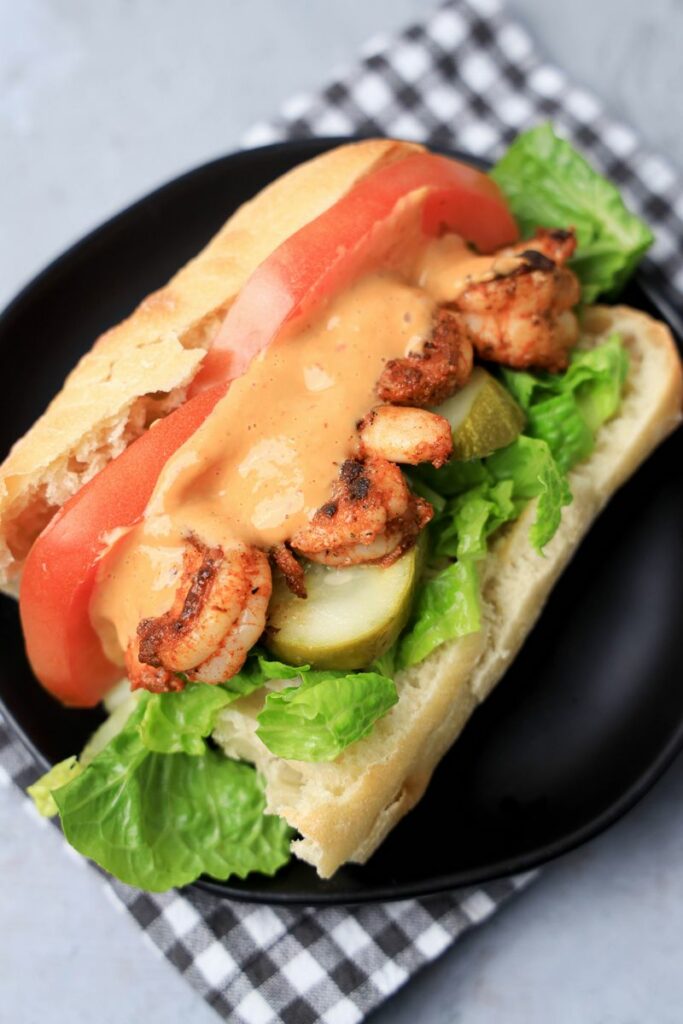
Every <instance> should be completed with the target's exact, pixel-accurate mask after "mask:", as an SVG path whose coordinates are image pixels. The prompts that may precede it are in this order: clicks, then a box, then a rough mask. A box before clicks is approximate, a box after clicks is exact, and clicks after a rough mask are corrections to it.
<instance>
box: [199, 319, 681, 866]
mask: <svg viewBox="0 0 683 1024" xmlns="http://www.w3.org/2000/svg"><path fill="white" fill-rule="evenodd" d="M584 330H585V333H586V335H587V337H588V340H589V343H591V342H592V343H597V342H599V341H600V340H603V339H604V338H605V337H606V336H608V335H609V334H610V333H612V332H613V331H618V332H619V333H620V334H621V336H622V337H623V339H624V342H625V344H626V346H627V347H628V351H629V355H630V361H631V367H630V372H629V378H628V382H627V387H626V393H625V396H624V401H623V404H622V408H621V410H620V413H619V415H618V416H617V417H615V419H614V420H612V421H611V422H610V423H608V424H606V425H605V426H604V427H603V428H602V430H601V431H600V433H599V436H598V440H597V444H596V448H595V451H594V452H593V454H592V455H591V456H590V458H588V459H587V460H585V461H584V462H583V463H582V464H581V465H579V466H577V467H576V469H575V470H574V471H573V472H572V473H571V474H570V482H571V487H572V491H573V495H574V500H573V502H572V504H571V505H569V506H568V507H567V508H565V509H564V510H563V516H562V523H561V525H560V528H559V529H558V531H557V534H556V535H555V537H554V538H553V540H552V542H551V543H550V544H549V545H548V546H547V548H546V551H545V556H546V557H544V558H541V557H539V556H538V555H537V554H536V552H535V551H534V550H533V549H532V548H531V546H530V543H529V539H528V530H529V525H530V521H531V519H532V517H533V508H531V507H529V508H527V509H526V510H525V512H524V514H523V515H522V516H521V517H520V519H519V520H517V522H515V523H514V524H512V525H511V526H510V527H508V528H507V529H505V530H504V531H502V533H501V536H500V538H499V539H498V541H497V543H496V544H495V546H494V547H493V549H492V551H491V552H490V553H489V555H488V557H487V558H486V560H485V562H484V566H483V573H482V578H483V582H482V610H483V628H482V630H481V632H480V633H478V634H476V635H474V636H469V637H465V638H463V639H461V640H457V641H453V642H451V643H449V644H446V645H444V646H443V647H442V648H440V649H439V650H438V651H436V652H435V653H434V654H433V655H431V657H429V658H428V659H427V660H426V661H425V662H423V663H422V664H421V665H417V666H415V667H414V668H411V669H409V670H407V671H405V672H402V673H400V674H399V676H398V678H397V685H398V688H399V694H400V699H399V702H398V704H397V705H395V707H394V708H392V709H391V711H390V712H389V713H388V714H387V715H386V716H385V717H384V718H383V719H381V720H380V721H379V722H378V723H376V725H375V728H374V730H373V733H372V734H371V735H370V736H368V737H367V738H366V739H364V740H361V741H360V742H359V743H356V744H355V745H354V746H352V747H349V748H348V749H347V750H346V751H345V752H344V753H343V754H342V755H341V757H339V758H338V759H337V760H336V761H335V762H333V763H332V764H304V763H302V762H284V761H281V760H279V759H277V758H274V757H272V755H270V754H269V752H268V751H267V750H266V748H265V747H264V746H263V744H261V743H260V741H259V740H258V739H257V738H256V736H255V735H254V729H255V716H256V714H257V713H258V710H259V705H260V698H257V697H252V698H250V699H248V700H246V701H244V702H242V704H241V706H239V705H237V704H236V705H233V706H232V707H231V708H228V709H226V711H225V712H223V714H222V715H221V717H220V719H219V723H218V727H217V730H216V733H215V735H216V738H217V740H218V741H219V743H221V745H222V746H223V747H224V748H225V749H226V751H228V752H233V753H239V754H240V755H241V756H244V757H247V758H248V759H250V760H253V761H255V763H256V764H257V766H258V767H259V769H260V771H261V772H262V773H263V774H264V776H265V778H266V786H267V798H268V809H269V810H270V811H272V812H274V813H276V814H279V815H281V816H283V817H285V818H286V819H287V820H288V821H289V822H290V824H292V825H293V826H294V827H295V828H296V829H297V830H298V831H299V833H300V835H301V837H302V838H301V839H298V840H296V841H295V842H294V843H293V847H292V848H293V850H294V852H295V853H296V854H297V855H298V856H299V857H301V858H302V859H303V860H306V861H309V862H310V863H311V864H314V865H315V867H316V868H317V870H318V872H319V873H320V874H321V875H322V876H324V877H328V876H329V875H331V874H333V873H334V871H335V870H336V869H337V868H338V867H339V866H340V865H341V864H343V863H344V862H346V861H355V862H360V863H362V862H364V861H365V860H367V858H368V857H369V856H370V855H371V853H372V852H373V851H374V850H375V849H376V848H377V846H378V845H379V844H380V843H381V842H382V840H383V839H384V837H385V836H386V835H387V833H388V832H389V831H390V830H391V828H393V826H394V825H395V824H396V823H397V822H398V821H399V820H400V819H401V818H402V817H403V816H404V814H406V813H407V812H408V811H409V810H410V809H411V808H412V807H413V806H414V805H415V804H416V803H417V801H418V800H419V799H420V797H421V796H422V794H423V793H424V791H425V789H426V786H427V784H428V782H429V779H430V777H431V775H432V772H433V770H434V768H435V767H436V765H437V764H438V762H439V760H440V759H441V757H442V756H443V755H444V753H445V752H446V751H447V750H448V748H449V747H450V746H451V744H452V743H453V742H454V740H455V739H456V738H457V736H458V734H459V733H460V731H461V729H462V728H463V726H464V725H465V723H466V722H467V719H468V718H469V716H470V714H471V713H472V712H473V711H474V709H475V708H476V706H477V704H479V703H480V702H481V701H482V700H484V699H485V697H486V696H487V695H488V694H489V693H490V691H491V690H492V689H493V687H494V686H495V684H496V683H497V682H498V680H499V679H500V678H501V677H502V676H503V674H504V672H505V670H506V668H507V666H508V665H509V664H510V662H511V661H512V660H513V658H514V657H515V655H516V653H517V651H518V650H519V648H520V647H521V645H522V643H523V642H524V640H525V638H526V637H527V635H528V634H529V632H530V630H531V629H532V627H533V625H534V623H535V622H536V620H537V618H538V616H539V614H540V612H541V610H542V608H543V605H544V603H545V601H546V599H547V597H548V595H549V593H550V591H551V589H552V587H553V584H554V583H555V581H556V580H557V578H558V576H559V575H560V573H561V572H562V570H563V569H564V567H565V566H566V564H567V563H568V561H569V560H570V559H571V557H572V555H573V553H574V551H575V550H576V548H577V546H578V544H579V542H580V540H581V538H582V536H583V535H584V534H585V533H586V532H587V530H588V529H589V527H590V525H591V523H592V521H593V520H594V518H595V517H596V516H597V515H598V513H599V512H600V510H601V509H602V508H603V506H604V505H605V504H606V502H607V501H608V500H609V498H610V497H611V495H612V494H613V493H614V491H615V490H616V489H617V488H618V487H619V486H621V484H622V483H623V482H624V481H625V480H626V479H627V478H628V477H629V476H630V475H631V474H632V473H633V472H634V471H635V469H636V468H637V467H638V465H639V464H640V463H641V462H642V461H643V459H645V458H646V457H647V455H648V454H649V453H650V452H651V451H652V450H653V448H655V447H656V445H657V444H659V442H660V441H661V440H662V439H663V438H664V437H665V436H666V435H667V434H669V433H670V432H671V431H672V430H673V429H674V428H675V426H676V425H677V424H678V422H679V421H680V418H681V405H682V403H683V379H682V374H681V363H680V358H679V356H678V352H677V349H676V346H675V343H674V341H673V338H672V336H671V333H670V331H669V330H668V328H667V327H666V326H665V325H664V324H661V323H658V322H656V321H655V320H652V319H651V318H650V317H648V316H647V315H646V314H644V313H640V312H637V311H636V310H632V309H629V308H627V307H625V306H616V307H614V308H608V307H602V306H598V307H594V308H593V309H591V310H589V311H588V312H587V314H586V317H585V321H584Z"/></svg>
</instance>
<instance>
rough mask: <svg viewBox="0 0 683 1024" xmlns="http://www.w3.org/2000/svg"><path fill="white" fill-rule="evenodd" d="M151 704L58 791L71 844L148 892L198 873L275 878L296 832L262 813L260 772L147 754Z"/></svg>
mask: <svg viewBox="0 0 683 1024" xmlns="http://www.w3.org/2000/svg"><path fill="white" fill-rule="evenodd" d="M147 696H148V695H143V697H142V698H141V700H140V701H139V704H138V706H137V708H136V709H135V711H134V712H133V714H132V715H131V717H130V719H129V721H128V723H127V724H126V726H125V727H124V728H123V729H122V731H121V732H120V733H119V734H118V736H116V737H115V738H114V739H113V740H111V741H110V742H109V744H108V745H107V746H106V747H105V748H104V750H102V751H101V753H99V754H98V755H97V757H95V758H94V760H93V761H92V762H91V763H90V765H89V766H88V767H87V768H86V769H85V770H84V771H83V772H82V773H81V774H80V775H79V776H78V777H77V778H75V779H73V781H71V782H69V783H68V785H65V786H62V787H61V788H59V789H57V790H56V791H55V792H54V794H53V795H54V800H55V803H56V804H57V807H58V809H59V814H60V817H61V821H62V828H63V829H64V834H65V835H66V838H67V840H68V841H69V843H71V845H72V846H73V847H74V848H75V849H77V850H79V851H80V853H82V854H84V855H85V856H86V857H90V858H91V859H92V860H94V861H96V862H97V863H98V864H100V865H101V866H102V867H103V868H105V869H106V870H107V871H109V872H110V873H111V874H112V875H115V876H116V877H117V878H119V879H120V880H121V881H123V882H126V883H127V884H128V885H134V886H138V887H140V888H142V889H146V890H148V891H150V892H162V891H164V890H166V889H170V888H172V887H174V886H181V885H186V884H187V883H189V882H191V881H193V880H194V879H196V878H197V877H198V876H199V875H201V874H208V875H211V876H212V877H213V878H218V879H226V878H228V876H230V875H238V876H239V877H240V878H244V877H245V876H246V875H247V874H248V873H249V872H251V871H260V872H263V873H264V874H273V873H274V872H275V871H276V870H277V869H278V868H279V867H280V866H281V865H282V864H284V863H285V862H286V861H287V860H288V859H289V839H290V835H291V830H290V829H289V827H288V826H287V825H286V823H285V822H284V821H283V820H282V819H281V818H277V817H274V816H273V815H267V814H265V813H264V811H265V797H264V792H263V784H262V782H261V780H260V778H259V776H258V775H257V774H256V771H255V770H254V769H253V768H252V767H250V766H249V765H247V764H240V763H238V762H236V761H231V760H229V759H228V758H226V757H224V756H223V755H222V754H220V753H218V752H216V751H214V750H210V749H208V748H207V749H206V750H205V751H204V753H203V754H202V756H201V757H196V756H189V755H187V754H184V753H176V754H157V753H153V752H152V751H150V750H148V749H147V747H146V746H145V745H144V743H143V742H142V739H141V737H140V730H139V726H140V723H141V721H142V718H143V716H144V713H145V704H146V703H147V701H146V697H147Z"/></svg>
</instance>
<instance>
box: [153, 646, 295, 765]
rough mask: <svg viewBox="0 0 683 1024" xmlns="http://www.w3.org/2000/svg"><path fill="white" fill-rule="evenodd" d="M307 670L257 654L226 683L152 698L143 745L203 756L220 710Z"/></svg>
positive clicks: (190, 685) (162, 751)
mask: <svg viewBox="0 0 683 1024" xmlns="http://www.w3.org/2000/svg"><path fill="white" fill-rule="evenodd" d="M307 671H308V666H307V665H304V666H303V667H301V668H293V667H292V666H291V665H283V664H282V662H279V661H271V660H270V659H269V658H266V657H265V656H264V655H262V654H260V653H258V652H255V653H253V654H251V655H250V656H249V658H248V659H247V661H246V663H245V665H244V667H243V668H242V670H241V671H240V672H238V673H237V675H236V676H233V678H232V679H229V680H228V681H227V682H226V683H221V684H220V685H218V686H208V685H207V684H206V683H188V684H187V685H186V687H185V689H184V690H180V691H179V692H178V693H159V694H153V695H150V697H149V698H148V699H147V700H146V702H145V709H144V714H143V716H142V719H141V722H140V737H141V739H142V742H143V743H144V745H145V746H146V747H147V749H148V750H152V751H154V752H155V753H158V754H189V755H190V756H192V757H198V756H201V755H202V754H203V753H204V752H205V750H206V742H205V738H206V737H207V736H210V735H211V733H212V731H213V727H214V725H215V722H216V716H217V715H218V712H219V711H220V710H221V708H224V707H226V705H228V704H232V702H233V701H235V700H237V699H238V697H245V696H247V695H248V694H250V693H253V692H254V690H258V689H260V687H261V686H263V684H264V683H266V682H268V680H270V679H292V678H294V677H296V676H299V675H301V674H302V673H303V672H307Z"/></svg>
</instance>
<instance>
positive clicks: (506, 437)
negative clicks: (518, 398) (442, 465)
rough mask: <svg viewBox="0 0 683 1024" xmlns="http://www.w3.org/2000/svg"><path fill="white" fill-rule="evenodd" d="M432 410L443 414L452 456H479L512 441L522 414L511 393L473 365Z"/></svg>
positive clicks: (463, 459)
mask: <svg viewBox="0 0 683 1024" xmlns="http://www.w3.org/2000/svg"><path fill="white" fill-rule="evenodd" d="M435 412H438V413H439V414H440V415H441V416H444V417H445V418H446V419H447V420H448V422H449V423H450V425H451V431H452V434H453V458H455V459H458V460H460V461H466V460H468V459H483V458H484V457H485V456H487V455H490V454H491V453H492V452H495V451H497V450H498V449H499V448H505V447H507V445H509V444H512V442H513V441H515V440H516V439H517V438H518V437H519V435H520V434H521V432H522V430H523V428H524V423H525V417H524V413H523V412H522V410H521V409H520V407H519V406H518V405H517V403H516V402H515V400H514V398H513V397H512V395H511V394H510V393H509V392H508V391H506V390H505V388H504V387H503V385H502V384H500V383H499V382H498V381H497V380H496V379H495V377H492V376H491V374H490V373H488V371H487V370H484V369H483V367H481V366H476V367H475V368H474V370H473V371H472V376H471V377H470V380H469V382H468V383H467V384H466V385H465V387H464V388H463V389H462V390H461V391H458V392H457V394H455V395H453V397H452V398H449V399H447V401H445V402H444V403H443V404H442V405H440V406H439V407H438V408H437V409H436V410H435Z"/></svg>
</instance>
